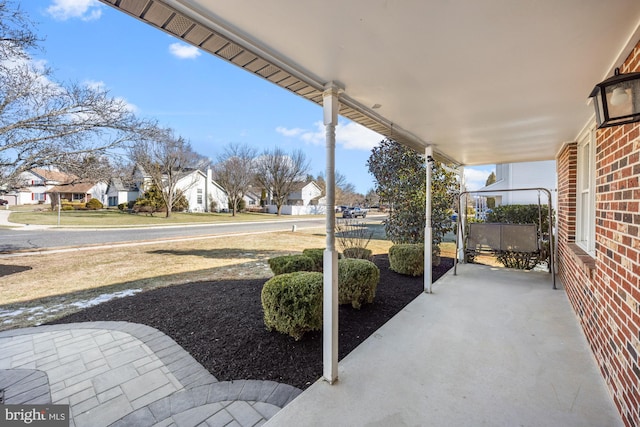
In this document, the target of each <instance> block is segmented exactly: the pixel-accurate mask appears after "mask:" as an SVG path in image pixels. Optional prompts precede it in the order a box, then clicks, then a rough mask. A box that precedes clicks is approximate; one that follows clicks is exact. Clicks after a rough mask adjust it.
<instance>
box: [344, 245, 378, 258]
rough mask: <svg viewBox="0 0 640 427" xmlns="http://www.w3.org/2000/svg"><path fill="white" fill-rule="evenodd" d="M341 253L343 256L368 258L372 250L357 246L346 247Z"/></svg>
mask: <svg viewBox="0 0 640 427" xmlns="http://www.w3.org/2000/svg"><path fill="white" fill-rule="evenodd" d="M343 253H344V257H345V258H355V259H366V260H370V259H371V255H372V254H373V252H371V249H366V248H358V247H356V248H346V249H345V250H344V251H343Z"/></svg>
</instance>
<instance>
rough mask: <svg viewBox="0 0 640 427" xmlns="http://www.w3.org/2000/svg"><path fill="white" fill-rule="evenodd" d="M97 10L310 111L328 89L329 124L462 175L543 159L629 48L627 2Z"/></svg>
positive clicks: (192, 5)
mask: <svg viewBox="0 0 640 427" xmlns="http://www.w3.org/2000/svg"><path fill="white" fill-rule="evenodd" d="M102 1H103V2H105V3H108V4H112V5H113V6H114V7H116V8H118V9H120V10H123V11H125V12H126V13H129V14H130V15H132V16H134V17H136V18H138V19H141V20H143V21H145V22H147V23H149V24H151V25H153V26H155V27H157V28H159V29H161V30H163V31H165V32H167V33H170V34H172V35H174V36H176V37H178V38H180V39H182V40H183V41H184V42H186V43H189V44H192V45H194V46H198V47H199V48H200V49H202V50H204V51H207V52H209V53H211V54H213V55H215V56H217V57H219V58H222V59H224V60H226V61H229V62H231V63H233V64H235V65H237V66H238V67H241V68H243V69H244V70H246V71H248V72H251V73H253V74H255V75H256V76H259V77H262V78H264V79H267V80H269V81H271V82H273V83H274V84H277V85H279V86H281V87H282V88H284V89H286V90H288V91H290V92H291V93H292V94H296V95H299V96H301V97H303V98H306V99H309V100H311V101H313V102H315V103H318V104H321V103H322V92H323V89H324V88H325V85H327V84H328V83H330V82H336V83H338V84H339V85H340V86H343V88H344V91H343V93H342V95H341V107H340V114H341V115H342V116H344V117H348V118H350V119H352V120H354V121H356V122H358V123H361V124H363V125H365V126H367V127H369V128H370V129H373V130H375V131H377V132H379V133H381V134H383V135H387V136H390V137H392V138H394V139H396V140H398V141H399V142H401V143H404V144H406V145H408V146H410V147H413V148H415V149H417V150H424V147H426V146H432V147H433V148H434V150H435V153H436V155H437V156H439V157H441V158H442V159H444V160H451V161H452V162H454V163H459V164H466V165H478V164H493V163H508V162H520V161H536V160H551V159H553V158H554V157H555V155H556V153H557V152H558V150H559V149H560V148H561V146H562V144H563V143H564V142H567V141H574V140H575V139H576V138H577V136H578V135H579V134H580V132H581V130H583V128H584V127H585V125H587V124H588V123H589V122H590V121H591V120H592V117H593V107H592V106H590V105H588V104H587V98H588V95H589V94H590V92H591V90H592V89H593V87H594V85H595V84H596V83H598V82H600V81H602V80H604V79H605V78H606V77H608V76H610V75H612V74H613V71H614V68H615V67H617V66H619V65H620V64H621V63H622V62H623V61H624V59H625V58H626V56H627V55H628V54H629V53H630V51H631V48H632V47H633V46H634V45H635V43H636V41H637V40H638V38H639V37H640V30H639V26H638V24H639V22H640V2H639V1H637V0H607V1H600V0H562V1H557V0H539V1H526V2H524V1H513V0H452V1H411V2H409V1H404V2H403V1H388V0H353V1H349V2H347V3H345V2H344V1H342V0H323V1H307V2H305V3H304V7H300V5H299V2H297V1H294V0H280V1H277V2H255V1H250V0H235V1H232V2H231V1H229V2H211V1H208V0H146V1H129V0H127V1H124V0H122V1H116V0H102ZM623 72H624V70H623ZM321 114H322V113H321V111H319V112H318V115H319V116H320V115H321Z"/></svg>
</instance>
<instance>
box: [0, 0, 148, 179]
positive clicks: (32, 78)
mask: <svg viewBox="0 0 640 427" xmlns="http://www.w3.org/2000/svg"><path fill="white" fill-rule="evenodd" d="M36 42H37V39H36V37H35V35H34V33H33V31H32V29H31V26H30V23H29V22H28V20H27V19H26V17H25V16H24V15H23V14H22V12H21V11H20V10H19V9H17V8H16V9H12V8H11V3H9V2H7V1H5V0H0V186H5V187H11V185H12V183H15V182H16V180H17V178H18V176H19V175H20V174H21V173H22V172H24V171H27V170H29V169H33V168H35V167H44V168H47V167H54V168H58V169H61V170H63V169H64V170H75V171H76V172H77V173H76V174H77V175H78V176H79V178H88V176H83V175H85V174H88V175H91V174H92V172H91V171H89V170H88V169H87V168H85V167H83V166H86V162H87V160H88V159H91V158H95V159H98V158H103V157H105V156H107V155H112V153H114V152H117V151H118V150H120V151H121V150H122V149H123V148H125V147H126V146H127V144H130V143H134V142H136V141H138V140H141V139H144V138H146V137H147V134H148V133H149V132H150V130H152V129H154V128H155V123H148V122H145V121H141V120H139V119H138V118H136V117H135V115H134V114H133V113H132V111H131V110H130V108H129V106H128V105H127V104H126V103H125V102H124V101H123V100H121V99H117V98H113V97H110V96H109V94H108V93H107V92H106V91H104V90H102V89H99V88H92V87H87V86H81V85H67V86H64V85H61V84H58V83H56V82H54V81H53V80H52V76H51V72H50V70H49V69H47V68H44V67H41V66H39V65H37V63H36V62H34V61H32V60H31V58H30V57H29V55H28V53H27V51H26V49H28V48H32V47H34V46H36Z"/></svg>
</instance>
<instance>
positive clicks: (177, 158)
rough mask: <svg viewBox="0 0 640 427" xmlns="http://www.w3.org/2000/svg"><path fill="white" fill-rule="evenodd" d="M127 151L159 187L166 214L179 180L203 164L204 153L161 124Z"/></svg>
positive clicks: (170, 206)
mask: <svg viewBox="0 0 640 427" xmlns="http://www.w3.org/2000/svg"><path fill="white" fill-rule="evenodd" d="M130 152H131V159H132V160H133V162H135V163H136V164H137V165H138V166H139V167H141V168H142V170H143V171H144V175H145V176H146V177H147V178H148V179H149V180H150V181H151V184H152V185H153V186H156V187H157V188H158V189H160V190H161V192H162V199H163V201H164V204H165V207H166V208H167V213H166V217H167V218H169V217H170V216H171V209H172V207H173V205H174V202H175V201H176V199H177V197H178V188H177V184H178V181H180V180H181V179H183V178H185V177H186V176H187V175H189V174H190V173H192V172H193V171H194V170H196V169H199V168H201V167H203V166H205V163H204V162H205V159H204V157H202V156H201V155H200V154H198V153H196V152H195V151H193V149H192V148H191V144H189V143H188V142H187V141H185V140H184V139H183V138H182V137H179V136H176V135H175V134H174V132H173V130H172V129H160V128H157V129H156V132H155V133H154V134H152V135H149V138H148V139H145V140H143V141H140V142H139V143H137V144H135V145H134V146H133V147H132V148H131V149H130ZM184 189H185V188H183V189H182V190H184Z"/></svg>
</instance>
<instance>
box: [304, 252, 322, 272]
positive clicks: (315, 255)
mask: <svg viewBox="0 0 640 427" xmlns="http://www.w3.org/2000/svg"><path fill="white" fill-rule="evenodd" d="M302 255H305V256H308V257H309V258H311V259H312V260H313V271H322V264H323V263H324V248H313V249H305V250H303V251H302Z"/></svg>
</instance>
